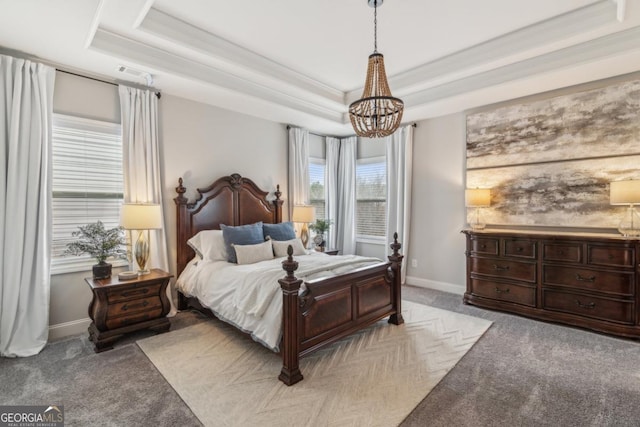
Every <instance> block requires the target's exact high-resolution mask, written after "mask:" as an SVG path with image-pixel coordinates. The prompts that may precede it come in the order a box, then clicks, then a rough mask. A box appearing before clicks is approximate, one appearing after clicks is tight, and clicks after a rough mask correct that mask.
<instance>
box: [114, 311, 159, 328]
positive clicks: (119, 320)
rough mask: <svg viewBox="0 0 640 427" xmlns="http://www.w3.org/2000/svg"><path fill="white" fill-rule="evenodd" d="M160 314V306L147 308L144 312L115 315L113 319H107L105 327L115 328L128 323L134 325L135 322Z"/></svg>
mask: <svg viewBox="0 0 640 427" xmlns="http://www.w3.org/2000/svg"><path fill="white" fill-rule="evenodd" d="M161 314H162V307H159V308H157V309H154V310H149V311H146V312H144V313H138V314H133V315H129V316H122V317H115V318H113V319H107V328H109V329H117V328H123V327H125V326H129V325H135V324H136V323H140V322H144V321H146V320H151V319H156V318H158V317H159V316H160V315H161Z"/></svg>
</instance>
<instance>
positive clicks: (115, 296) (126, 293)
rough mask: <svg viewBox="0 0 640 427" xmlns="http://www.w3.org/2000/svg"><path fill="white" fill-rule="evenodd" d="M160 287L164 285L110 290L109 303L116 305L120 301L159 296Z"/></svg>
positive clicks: (108, 294) (157, 284)
mask: <svg viewBox="0 0 640 427" xmlns="http://www.w3.org/2000/svg"><path fill="white" fill-rule="evenodd" d="M160 286H162V284H160V283H156V284H154V285H147V286H135V287H128V288H127V287H124V288H119V289H110V290H109V292H108V293H107V302H108V303H109V304H114V303H117V302H120V301H128V300H130V299H136V298H144V297H148V296H153V295H158V292H160Z"/></svg>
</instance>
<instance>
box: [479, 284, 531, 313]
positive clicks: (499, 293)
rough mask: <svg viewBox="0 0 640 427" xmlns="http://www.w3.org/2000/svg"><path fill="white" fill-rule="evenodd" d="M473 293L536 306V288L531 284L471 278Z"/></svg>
mask: <svg viewBox="0 0 640 427" xmlns="http://www.w3.org/2000/svg"><path fill="white" fill-rule="evenodd" d="M471 293H472V294H473V295H477V296H480V297H485V298H491V299H495V300H500V301H509V302H514V303H516V304H522V305H528V306H530V307H535V306H536V288H535V287H529V286H521V285H513V284H505V283H496V282H491V281H489V280H482V279H475V278H474V279H471Z"/></svg>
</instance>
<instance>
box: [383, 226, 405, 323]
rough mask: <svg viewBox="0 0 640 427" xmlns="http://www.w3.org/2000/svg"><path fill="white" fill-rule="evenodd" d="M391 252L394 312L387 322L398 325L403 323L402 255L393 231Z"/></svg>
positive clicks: (396, 235) (396, 236)
mask: <svg viewBox="0 0 640 427" xmlns="http://www.w3.org/2000/svg"><path fill="white" fill-rule="evenodd" d="M389 247H390V248H391V250H392V251H393V254H391V255H389V256H388V257H387V258H389V261H390V262H391V271H392V272H393V290H392V294H393V306H394V308H395V309H396V312H395V313H394V314H392V315H391V316H389V323H393V324H395V325H400V324H402V323H404V318H403V317H402V292H401V289H402V259H403V258H404V256H402V255H401V254H400V248H402V245H401V244H400V242H398V233H393V243H391V245H389Z"/></svg>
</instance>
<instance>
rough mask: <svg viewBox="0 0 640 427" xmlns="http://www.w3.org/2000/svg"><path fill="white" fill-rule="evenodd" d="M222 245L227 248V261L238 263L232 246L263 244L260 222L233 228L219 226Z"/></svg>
mask: <svg viewBox="0 0 640 427" xmlns="http://www.w3.org/2000/svg"><path fill="white" fill-rule="evenodd" d="M220 229H221V230H222V237H223V238H224V244H225V246H226V247H227V255H228V256H229V258H228V259H227V261H229V262H233V263H236V264H237V263H238V259H237V257H236V251H235V249H234V248H233V246H232V245H256V244H258V243H262V242H264V237H263V235H262V222H256V223H255V224H248V225H239V226H237V227H233V226H230V225H224V224H220Z"/></svg>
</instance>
